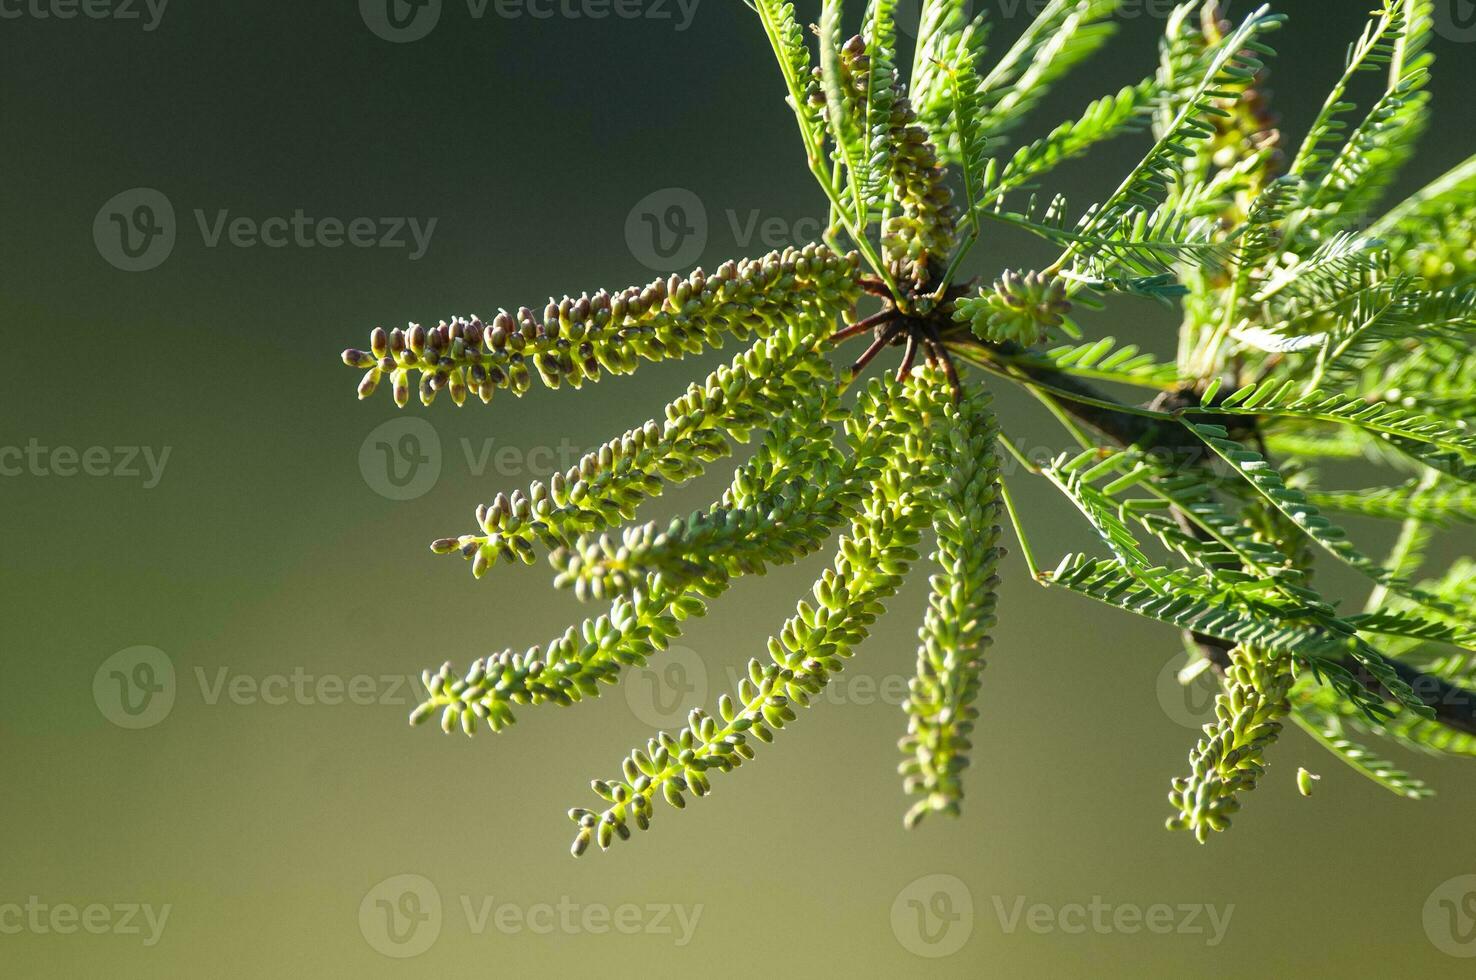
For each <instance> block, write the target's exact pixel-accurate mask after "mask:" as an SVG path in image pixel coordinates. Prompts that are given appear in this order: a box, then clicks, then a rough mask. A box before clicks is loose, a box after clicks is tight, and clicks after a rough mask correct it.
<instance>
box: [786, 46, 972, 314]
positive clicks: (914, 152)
mask: <svg viewBox="0 0 1476 980" xmlns="http://www.w3.org/2000/svg"><path fill="white" fill-rule="evenodd" d="M839 62H840V63H839V66H838V67H839V71H840V76H841V94H842V96H843V97H844V98H846V99H848V100H849V101H850V105H849V106H848V108H849V109H850V112H849V113H848V116H849V118H853V119H856V118H859V119H868V118H874V119H876V122H875V123H874V124H873V126H872V130H871V132H869V133H866V134H864V136H863V139H864V141H865V145H864V151H865V152H867V153H870V154H872V157H871V158H870V160H869V161H868V165H869V166H870V167H873V168H876V167H880V168H881V169H883V170H884V171H885V176H886V179H887V181H888V182H889V183H890V185H891V197H892V198H893V199H894V200H895V201H896V202H897V204H898V206H899V207H900V208H901V213H900V214H895V215H892V216H891V217H889V218H888V219H887V221H886V225H885V227H883V228H882V250H883V254H884V256H885V259H886V261H887V264H888V265H889V266H890V267H891V268H892V270H893V271H894V272H895V273H896V274H897V275H898V276H900V277H902V278H904V279H910V280H912V281H913V282H914V283H915V284H917V285H918V286H922V285H924V284H926V283H928V282H929V281H930V279H931V278H932V277H933V275H934V273H935V271H936V270H935V269H934V268H933V266H934V264H935V263H938V262H941V261H943V260H946V259H947V257H948V254H949V253H950V252H951V251H952V249H953V246H954V243H955V238H956V235H955V224H956V221H957V217H956V214H955V208H954V206H953V203H952V201H953V192H952V191H951V190H950V189H949V188H948V185H947V173H946V171H945V170H944V168H943V167H942V166H940V165H939V159H938V151H937V149H936V148H935V147H934V146H933V144H932V142H931V140H930V138H929V136H928V131H927V130H926V129H924V128H923V127H922V126H920V125H918V117H917V113H916V112H915V111H914V110H913V108H912V103H911V102H910V100H909V99H908V98H907V96H906V95H905V94H904V93H903V86H902V82H901V79H900V77H899V76H898V73H897V70H896V68H895V66H893V65H892V64H890V63H886V64H882V65H874V64H872V59H871V58H870V56H869V55H868V54H867V53H866V42H865V40H864V39H863V38H862V37H860V36H859V35H857V36H855V37H852V38H851V39H850V40H849V41H847V42H846V43H845V44H844V45H843V46H842V47H841V49H840V59H839ZM879 71H880V72H885V75H884V77H882V78H879V79H874V78H873V75H874V74H875V73H876V72H879ZM821 75H822V72H821V69H820V68H815V69H814V70H813V73H812V84H811V86H810V89H809V100H810V103H811V104H812V105H817V106H818V105H824V104H825V89H824V86H823V85H822V84H821ZM868 100H870V104H869V109H870V111H869V112H868Z"/></svg>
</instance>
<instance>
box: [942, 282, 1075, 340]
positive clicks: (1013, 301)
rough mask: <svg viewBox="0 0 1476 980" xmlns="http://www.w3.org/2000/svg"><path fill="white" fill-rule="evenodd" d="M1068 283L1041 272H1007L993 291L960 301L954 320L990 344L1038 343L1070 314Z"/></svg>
mask: <svg viewBox="0 0 1476 980" xmlns="http://www.w3.org/2000/svg"><path fill="white" fill-rule="evenodd" d="M1067 295H1068V294H1067V290H1066V283H1065V282H1064V281H1063V280H1062V279H1061V278H1060V277H1058V276H1048V275H1045V274H1044V273H1040V272H1027V273H1021V272H1015V271H1013V270H1011V271H1007V272H1005V274H1004V275H1002V276H1001V277H1000V278H999V279H998V280H997V281H996V282H995V284H994V289H993V290H992V291H988V290H982V291H980V293H979V295H977V296H969V297H966V298H964V299H960V300H959V301H958V302H957V303H956V304H954V313H953V318H954V319H955V320H957V321H959V322H961V323H967V324H968V325H969V329H970V330H972V331H973V334H974V336H976V337H978V338H979V339H980V340H984V341H988V342H990V343H1006V342H1013V343H1016V344H1019V345H1021V346H1022V347H1029V346H1031V345H1033V344H1038V343H1040V342H1041V341H1042V340H1044V339H1045V337H1046V334H1047V332H1048V331H1049V330H1050V329H1051V328H1052V327H1059V326H1060V325H1061V324H1062V323H1063V322H1065V319H1066V316H1067V315H1068V314H1070V312H1071V300H1070V299H1068V298H1067Z"/></svg>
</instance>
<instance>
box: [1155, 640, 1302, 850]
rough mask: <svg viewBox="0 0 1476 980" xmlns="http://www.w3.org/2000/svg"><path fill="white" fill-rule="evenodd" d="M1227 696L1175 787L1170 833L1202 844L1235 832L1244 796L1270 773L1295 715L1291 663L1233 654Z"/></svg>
mask: <svg viewBox="0 0 1476 980" xmlns="http://www.w3.org/2000/svg"><path fill="white" fill-rule="evenodd" d="M1230 660H1231V663H1230V667H1229V669H1228V670H1227V671H1226V672H1225V681H1224V690H1223V691H1222V692H1221V693H1220V694H1219V695H1217V696H1216V698H1215V720H1214V721H1213V722H1211V723H1209V724H1207V725H1205V726H1204V737H1203V738H1201V739H1200V740H1199V742H1198V743H1197V744H1196V745H1195V746H1194V749H1193V751H1191V752H1190V753H1189V764H1190V773H1189V775H1188V776H1183V777H1180V778H1178V779H1175V780H1174V781H1173V788H1172V789H1171V790H1170V791H1169V802H1170V803H1172V804H1173V806H1174V808H1175V809H1176V810H1177V811H1178V812H1177V813H1175V814H1174V815H1173V816H1171V817H1169V818H1168V821H1167V826H1168V828H1169V829H1170V830H1189V831H1192V832H1193V833H1194V836H1195V837H1196V838H1197V839H1198V840H1199V842H1200V843H1201V844H1202V843H1204V842H1205V841H1206V840H1207V839H1208V838H1209V835H1210V834H1211V833H1212V832H1218V831H1223V830H1226V829H1227V828H1229V826H1230V818H1231V816H1232V815H1233V814H1234V813H1235V812H1236V811H1237V810H1239V809H1240V800H1239V799H1238V796H1239V794H1240V793H1242V792H1248V791H1250V790H1253V789H1255V788H1256V782H1257V780H1259V779H1260V777H1261V774H1262V773H1264V772H1265V752H1266V749H1267V748H1268V747H1269V746H1270V745H1271V744H1272V743H1273V742H1275V741H1276V739H1277V737H1278V736H1279V735H1280V734H1281V729H1282V719H1284V718H1285V717H1286V716H1287V715H1288V714H1290V713H1291V702H1290V700H1289V698H1288V695H1289V694H1290V692H1291V688H1292V683H1293V680H1294V678H1293V676H1292V668H1291V663H1290V660H1289V658H1288V657H1287V656H1285V655H1273V654H1271V653H1269V652H1267V651H1265V650H1260V649H1257V648H1255V647H1249V646H1244V645H1242V646H1238V647H1236V648H1234V649H1233V650H1231V651H1230Z"/></svg>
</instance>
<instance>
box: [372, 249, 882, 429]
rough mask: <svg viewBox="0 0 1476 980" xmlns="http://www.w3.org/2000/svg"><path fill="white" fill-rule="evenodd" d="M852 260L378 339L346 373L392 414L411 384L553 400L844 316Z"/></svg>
mask: <svg viewBox="0 0 1476 980" xmlns="http://www.w3.org/2000/svg"><path fill="white" fill-rule="evenodd" d="M859 266H860V256H859V255H856V254H854V253H853V254H849V255H838V254H836V253H835V252H832V251H831V250H829V249H828V248H826V247H824V246H823V245H813V244H812V245H807V246H805V247H804V248H803V249H795V248H788V249H785V250H784V251H783V252H771V253H770V254H768V255H766V256H764V257H763V258H760V259H745V260H743V261H742V262H726V263H724V264H723V265H722V266H721V267H719V268H718V269H717V270H716V271H715V272H714V273H713V274H712V275H706V274H705V273H703V271H702V270H701V269H698V270H696V271H695V272H693V273H692V274H691V275H690V276H687V277H686V278H682V277H680V276H676V275H673V276H671V277H670V278H667V279H657V280H655V281H654V282H652V283H650V284H649V285H646V286H644V287H641V286H632V287H630V288H628V289H625V290H622V291H620V292H618V293H615V294H613V295H612V294H610V293H608V292H606V291H605V290H601V291H599V292H597V293H595V294H594V295H592V296H591V295H588V294H585V295H583V296H579V297H578V298H574V297H565V298H564V299H562V300H550V301H549V303H548V305H547V306H546V307H545V308H544V310H543V313H542V315H539V314H536V313H534V312H533V311H532V310H530V309H528V308H527V307H523V308H521V309H519V310H518V311H517V313H509V312H507V311H505V310H504V311H501V312H499V313H498V314H497V315H496V316H495V317H493V319H492V322H491V323H484V322H483V321H482V319H481V318H480V317H476V316H472V317H469V318H462V317H457V318H455V319H453V320H452V321H450V322H445V321H443V322H441V323H440V324H439V325H437V326H435V327H432V328H429V329H427V328H425V327H423V326H421V325H419V324H412V325H410V327H409V328H408V329H405V330H400V329H395V330H392V331H389V332H386V331H385V330H384V329H383V328H375V330H374V331H373V332H372V334H371V335H370V348H369V350H367V351H363V350H347V351H344V353H343V360H344V363H346V364H348V365H349V366H350V367H356V368H363V369H364V370H365V374H364V377H363V380H362V381H361V382H360V384H359V397H360V398H368V397H369V396H370V395H372V394H373V393H374V391H375V390H376V388H378V386H379V384H380V382H381V380H382V379H383V378H384V377H385V376H386V375H388V376H389V379H390V383H391V386H392V388H393V391H394V398H395V403H396V404H397V405H400V406H401V407H403V406H404V405H406V404H407V403H408V402H409V400H410V386H411V383H412V381H413V380H414V378H415V376H416V375H417V374H418V375H419V387H420V399H421V401H422V402H423V403H424V404H427V405H429V404H430V403H431V402H432V400H434V398H435V397H436V395H437V394H438V393H439V392H440V391H441V390H442V389H445V390H447V391H448V392H449V394H450V396H451V399H452V400H453V401H455V402H456V404H458V405H460V404H462V403H463V402H465V401H466V397H467V394H468V393H469V392H471V393H475V394H476V395H477V396H478V397H480V398H481V399H482V401H483V402H487V401H490V400H491V399H492V396H493V393H494V392H495V391H496V390H497V389H498V388H506V389H509V390H510V391H512V392H513V393H514V394H519V395H521V394H523V393H524V392H526V391H527V390H528V389H529V388H530V387H531V386H532V383H533V382H532V375H533V373H534V372H536V373H537V374H538V375H539V377H540V378H541V379H542V380H543V382H544V383H545V384H546V385H548V386H549V387H551V388H556V387H558V386H559V385H560V384H562V383H564V382H567V383H569V384H571V385H573V386H574V387H579V386H580V385H582V384H583V383H584V382H586V381H595V380H598V379H599V377H600V375H601V372H609V373H611V374H629V373H630V372H632V371H634V370H635V369H636V367H637V366H638V364H639V363H640V362H641V361H642V360H647V361H659V360H667V359H670V358H672V357H674V356H675V357H679V356H682V355H684V354H688V353H698V352H700V351H702V350H705V349H707V348H709V347H717V346H721V345H722V341H723V338H724V336H725V335H727V334H732V335H734V336H736V337H738V338H739V339H747V338H748V337H750V336H754V335H757V336H764V335H766V334H767V333H769V332H770V331H772V330H773V329H775V327H776V326H777V325H778V324H782V323H785V322H788V321H792V320H796V319H807V318H809V317H813V316H816V315H819V314H822V313H825V312H828V311H832V310H836V309H843V308H846V307H848V306H849V305H850V304H851V303H852V302H854V300H855V298H856V296H857V295H858V287H857V286H856V276H857V271H858V269H859Z"/></svg>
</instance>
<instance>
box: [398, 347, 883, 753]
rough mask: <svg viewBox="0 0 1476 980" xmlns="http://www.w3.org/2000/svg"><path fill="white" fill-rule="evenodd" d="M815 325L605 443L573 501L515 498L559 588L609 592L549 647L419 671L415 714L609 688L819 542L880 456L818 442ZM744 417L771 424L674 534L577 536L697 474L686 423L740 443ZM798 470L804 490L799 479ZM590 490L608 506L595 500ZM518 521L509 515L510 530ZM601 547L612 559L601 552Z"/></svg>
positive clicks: (505, 720) (826, 401)
mask: <svg viewBox="0 0 1476 980" xmlns="http://www.w3.org/2000/svg"><path fill="white" fill-rule="evenodd" d="M827 323H828V322H822V323H817V322H811V323H809V324H796V325H794V326H791V327H788V328H785V329H784V330H781V331H779V332H777V333H776V334H774V335H773V336H770V337H768V338H765V339H763V340H759V341H758V342H757V343H755V345H754V346H753V347H752V348H751V349H749V350H748V351H745V352H744V353H742V354H739V355H738V356H737V357H736V358H734V360H733V362H732V363H731V364H730V365H726V366H724V367H721V368H719V369H717V370H716V371H714V372H713V373H712V374H711V375H709V376H708V378H707V379H706V381H705V382H703V383H702V384H701V385H694V386H693V387H692V388H691V389H689V390H688V392H687V393H686V394H684V395H682V396H681V397H680V398H678V399H676V400H675V401H673V402H672V403H671V404H670V405H668V406H667V409H666V418H667V422H666V425H665V427H664V428H661V427H656V426H654V423H652V425H651V426H649V427H646V428H642V429H637V430H633V432H632V433H627V434H626V436H625V437H623V438H622V439H617V440H614V441H613V442H612V443H611V444H610V445H612V446H623V447H626V446H628V447H630V448H629V450H628V451H627V450H626V449H622V450H621V451H620V452H619V453H618V454H616V453H606V452H604V451H602V452H601V453H600V454H599V455H598V456H597V457H595V460H596V462H595V464H594V468H593V469H592V471H591V472H590V474H589V477H588V479H587V480H585V481H582V483H583V485H582V486H581V487H580V489H579V490H578V491H577V492H578V495H579V501H580V506H571V505H569V503H568V501H569V498H570V496H571V495H572V493H573V491H569V490H568V488H567V485H565V486H562V487H561V489H560V491H559V493H560V499H563V500H565V501H566V503H565V504H564V505H562V506H560V505H557V504H555V503H554V498H553V497H552V496H551V491H550V490H549V489H547V488H542V487H541V485H536V484H535V486H534V488H533V493H532V498H533V500H532V504H531V505H530V504H529V502H528V498H520V505H519V506H516V507H515V508H514V509H515V510H522V509H528V510H529V511H530V520H531V519H532V518H536V523H537V524H538V525H539V526H540V528H541V538H542V539H543V541H544V542H545V543H548V544H552V545H554V546H555V547H556V548H557V550H556V551H555V552H554V554H553V555H551V558H552V559H553V563H554V565H555V567H556V568H557V569H559V570H560V571H559V575H558V578H557V580H556V581H557V584H559V585H562V586H566V587H568V586H572V587H573V588H575V590H576V592H577V594H578V595H579V596H580V598H583V599H589V598H602V597H609V596H613V597H614V601H613V603H612V604H611V606H610V608H609V611H608V612H607V613H606V614H605V615H602V616H599V617H597V618H595V619H591V620H587V621H585V622H584V623H582V624H580V625H579V626H577V627H570V628H569V629H568V630H567V631H566V632H565V633H564V634H563V635H562V636H560V637H557V638H555V639H554V640H553V641H552V642H550V643H549V644H547V646H546V647H544V646H535V647H533V648H531V649H529V650H527V651H524V652H521V653H519V652H516V651H512V650H506V651H503V652H501V653H497V654H493V655H491V656H489V657H486V658H483V659H481V660H478V661H477V662H475V663H474V664H473V665H472V666H471V669H470V670H469V671H468V672H467V673H466V675H465V676H464V677H460V678H458V677H455V676H453V675H452V673H451V668H450V665H449V664H447V665H444V666H443V667H442V668H441V670H440V671H438V672H434V673H431V672H428V673H427V674H426V675H425V676H424V677H423V680H424V682H425V685H426V690H427V693H428V695H429V697H428V700H427V701H426V702H425V703H424V704H422V705H421V706H420V708H419V709H417V712H416V713H415V715H414V716H412V721H414V722H416V723H418V722H421V721H424V720H427V719H428V718H429V717H430V716H431V715H432V714H434V713H436V712H437V711H439V712H441V724H442V727H443V728H445V729H446V730H448V731H449V730H451V729H452V728H453V727H454V726H456V725H457V724H458V723H459V724H460V725H461V727H462V728H463V729H464V730H465V731H466V732H467V733H468V734H471V733H472V732H473V731H475V730H476V728H477V724H478V721H479V720H484V721H486V722H487V724H488V725H489V726H490V727H491V728H492V729H493V730H494V731H498V730H501V729H502V728H503V727H505V726H506V725H508V724H510V723H511V722H512V721H513V720H514V718H513V713H512V706H513V705H514V704H539V703H543V702H546V701H552V702H554V703H557V704H572V703H574V702H576V701H580V700H582V699H583V698H584V697H587V696H590V697H592V696H595V695H597V694H598V690H599V687H598V685H599V684H600V683H601V682H606V683H613V682H614V681H615V679H616V676H617V675H618V674H619V672H620V670H621V669H622V668H624V667H626V666H631V665H637V666H638V665H641V664H644V663H645V658H646V657H647V656H649V655H650V654H651V653H653V652H655V651H659V650H661V649H664V648H665V647H666V645H667V644H668V643H669V642H670V640H671V639H672V638H673V637H674V636H676V635H677V634H678V633H679V632H680V630H681V623H682V621H684V620H686V619H688V618H690V617H692V616H698V615H701V614H703V613H704V612H705V611H706V602H707V600H709V599H711V598H713V597H715V596H717V595H719V594H721V593H722V592H723V591H725V590H726V588H727V586H728V584H729V583H730V581H731V579H732V578H733V577H735V576H737V575H741V574H745V573H747V572H750V571H754V570H756V569H759V568H761V567H763V566H765V565H767V564H778V563H785V562H790V561H794V560H797V559H798V558H800V557H803V556H804V555H805V554H808V553H810V552H812V551H814V550H815V549H816V548H818V547H819V545H820V543H821V541H823V539H824V537H825V536H826V535H827V534H828V531H829V530H830V529H831V528H833V527H834V526H836V525H838V524H839V523H841V522H843V521H844V520H845V519H846V518H847V517H848V516H849V514H850V512H851V511H852V510H853V509H854V507H855V506H856V502H857V500H858V499H859V497H860V496H861V494H862V493H863V492H864V488H865V487H867V486H869V484H870V482H871V481H872V480H873V479H874V478H875V476H876V469H877V467H878V466H879V465H880V463H879V461H878V460H877V459H876V458H873V457H852V458H851V459H848V460H847V459H842V458H841V457H840V455H839V453H838V452H837V451H836V450H835V448H834V446H832V445H831V435H830V428H829V426H830V423H831V422H832V421H834V419H835V418H836V417H837V415H838V412H839V410H838V408H837V407H836V394H835V391H836V378H835V374H834V369H833V368H832V367H831V365H830V364H829V362H828V361H827V360H826V358H825V356H824V352H823V344H824V338H825V336H826V329H824V328H825V327H826V326H827ZM817 328H818V329H817ZM653 428H654V429H657V432H658V435H659V436H663V437H664V438H652V439H645V440H644V441H643V442H641V444H640V446H639V447H637V446H636V445H635V443H636V440H635V439H634V438H632V436H633V433H646V432H648V431H650V430H651V429H653ZM757 428H768V430H769V431H768V434H767V436H766V437H765V440H764V443H763V445H762V446H761V447H760V449H759V450H758V451H757V452H756V453H755V454H754V455H753V456H752V458H751V459H750V460H749V461H748V462H747V463H746V464H745V465H744V466H743V467H740V468H739V470H738V472H737V474H736V475H735V477H734V482H733V486H732V487H731V488H730V490H729V491H728V492H727V494H725V495H724V497H723V498H722V500H720V501H719V502H718V504H717V505H715V506H714V507H713V508H711V509H710V510H708V511H704V512H699V513H698V514H694V515H693V516H692V517H691V518H689V519H687V520H686V521H684V522H682V529H681V530H680V531H675V530H673V531H670V532H668V533H666V534H665V535H661V534H642V533H641V532H640V531H639V530H637V532H633V537H632V540H633V541H635V542H637V544H636V547H633V548H631V549H628V550H626V551H625V552H624V553H621V551H620V549H619V548H617V547H611V546H610V545H609V543H608V540H607V539H605V538H597V537H593V536H592V535H590V534H588V533H583V534H582V533H581V531H583V532H590V531H593V530H598V529H599V528H603V527H608V526H610V525H612V524H614V523H617V522H618V521H619V520H620V519H622V518H624V517H628V516H630V512H631V511H633V509H634V501H633V499H632V498H631V497H630V495H629V491H630V490H631V489H633V488H635V489H636V493H637V495H638V496H641V497H644V496H651V495H654V494H655V493H657V492H659V491H660V488H661V484H662V483H663V482H672V483H680V482H683V481H685V480H687V479H690V478H692V477H694V476H696V475H698V474H699V473H700V472H701V471H702V466H701V463H702V461H703V457H705V456H708V455H709V453H708V451H706V450H700V449H698V448H697V445H698V444H697V441H696V440H695V439H694V438H693V435H692V434H693V433H694V432H708V431H713V432H723V433H726V434H727V435H728V436H732V437H737V438H742V439H746V438H747V437H748V433H749V432H750V431H752V430H754V429H757ZM606 448H607V449H608V448H609V446H607V447H606ZM694 454H696V455H694ZM601 460H603V462H600V461H601ZM795 466H799V467H800V469H799V470H798V471H797V470H795V469H794V467H795ZM796 472H803V473H804V474H805V479H806V481H809V484H810V485H809V486H804V487H802V486H799V485H798V481H797V480H796V478H795V473H796ZM555 479H556V480H557V477H556V478H555ZM600 501H610V502H612V504H611V506H610V508H609V509H601V508H600V507H599V506H598V503H599V502H600ZM776 509H780V510H787V511H789V512H790V513H791V514H792V517H793V526H792V527H791V528H790V529H788V530H787V531H785V532H784V533H780V534H775V533H774V531H773V529H772V528H767V527H765V524H766V522H767V520H768V518H769V517H770V515H772V514H774V512H775V510H776ZM591 518H592V519H591ZM513 519H514V520H515V519H516V518H515V517H514V518H513ZM524 526H526V524H524V525H514V524H512V523H509V524H508V525H507V530H508V531H509V532H510V533H515V532H516V531H517V530H518V529H519V528H521V527H524ZM761 531H763V532H765V533H760V532H761ZM703 542H706V543H707V544H713V543H721V544H722V545H724V546H726V548H727V549H728V551H727V554H726V557H720V558H718V559H713V558H711V557H710V556H705V557H703V559H702V560H700V561H699V560H698V556H699V554H700V552H699V551H696V550H694V549H695V548H700V547H702V543H703ZM457 546H458V541H457V540H456V539H449V540H446V541H442V542H437V543H436V545H435V547H436V549H437V550H442V551H446V550H455V549H456V547H457ZM530 550H531V546H530ZM607 554H608V555H610V556H613V558H612V560H611V561H608V562H607V561H606V560H605V559H604V557H603V556H605V555H607ZM479 560H480V559H479ZM613 563H618V565H619V566H620V567H619V569H618V570H617V569H615V568H612V567H611V564H613Z"/></svg>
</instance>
